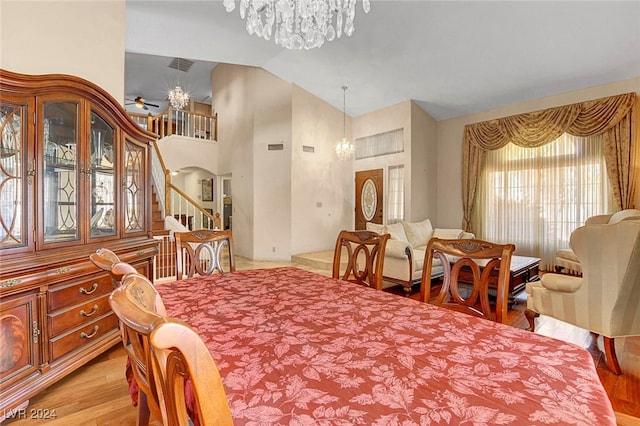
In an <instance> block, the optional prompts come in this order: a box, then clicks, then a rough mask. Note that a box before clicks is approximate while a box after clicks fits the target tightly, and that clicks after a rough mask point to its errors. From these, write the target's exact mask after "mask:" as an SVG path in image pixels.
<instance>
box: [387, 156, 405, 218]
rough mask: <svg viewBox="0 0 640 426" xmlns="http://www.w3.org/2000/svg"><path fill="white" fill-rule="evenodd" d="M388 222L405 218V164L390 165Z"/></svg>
mask: <svg viewBox="0 0 640 426" xmlns="http://www.w3.org/2000/svg"><path fill="white" fill-rule="evenodd" d="M388 170H389V172H388V173H389V179H388V181H389V182H388V186H387V187H388V190H387V194H388V196H387V198H388V200H387V223H396V222H400V221H402V220H404V165H401V166H389V169H388Z"/></svg>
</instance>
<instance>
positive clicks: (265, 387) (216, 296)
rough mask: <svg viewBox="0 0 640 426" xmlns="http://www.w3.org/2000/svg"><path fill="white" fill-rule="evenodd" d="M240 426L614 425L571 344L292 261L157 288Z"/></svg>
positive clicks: (586, 360) (589, 368)
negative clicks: (191, 333) (213, 367)
mask: <svg viewBox="0 0 640 426" xmlns="http://www.w3.org/2000/svg"><path fill="white" fill-rule="evenodd" d="M157 290H158V292H159V293H160V296H161V297H162V300H163V302H164V305H165V307H166V310H167V313H168V315H170V316H173V317H177V318H179V319H181V320H183V321H185V322H187V323H188V324H189V325H190V326H191V327H192V328H193V329H194V330H196V331H197V333H198V334H199V335H200V337H201V338H202V340H203V341H204V343H205V344H206V346H207V348H208V349H209V351H210V353H211V355H212V357H213V359H214V361H215V362H216V364H217V367H218V369H219V371H220V374H221V376H222V380H223V385H224V389H225V392H226V397H227V400H228V402H229V407H230V409H231V414H232V417H233V420H234V424H235V425H436V424H438V425H440V424H442V425H550V424H555V425H594V426H595V425H597V426H603V425H615V424H616V418H615V415H614V411H613V409H612V406H611V403H610V401H609V398H608V397H607V394H606V392H605V390H604V388H603V386H602V384H601V382H600V380H599V378H598V374H597V372H596V368H595V365H594V361H593V357H592V355H591V354H590V353H589V352H588V351H587V350H585V349H584V348H581V347H579V346H577V345H574V344H571V343H566V342H563V341H560V340H556V339H553V338H550V337H546V336H542V335H538V334H535V333H532V332H529V331H526V330H521V329H518V328H514V327H511V326H508V325H504V324H498V323H495V322H492V321H488V320H485V319H481V318H476V317H473V316H470V315H466V314H463V313H459V312H455V311H452V310H447V309H445V308H442V307H439V306H434V305H431V304H428V303H422V302H420V301H417V300H414V299H411V298H407V297H403V296H399V295H396V294H392V293H387V292H384V291H377V290H374V289H371V288H368V287H364V286H360V285H357V284H354V283H350V282H346V281H340V280H337V279H333V278H331V277H327V276H324V275H320V274H317V273H314V272H310V271H306V270H303V269H299V268H296V267H276V268H262V269H252V270H242V271H236V272H232V273H225V274H213V275H210V276H201V277H194V278H189V279H184V280H180V281H174V282H169V283H164V284H160V285H158V286H157Z"/></svg>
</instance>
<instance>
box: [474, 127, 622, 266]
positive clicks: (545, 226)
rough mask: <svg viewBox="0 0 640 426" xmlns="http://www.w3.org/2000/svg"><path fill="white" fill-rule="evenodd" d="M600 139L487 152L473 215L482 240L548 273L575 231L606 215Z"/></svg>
mask: <svg viewBox="0 0 640 426" xmlns="http://www.w3.org/2000/svg"><path fill="white" fill-rule="evenodd" d="M600 138H601V136H590V137H586V138H581V137H576V136H571V135H569V134H566V133H565V134H564V135H562V136H561V137H560V138H558V139H557V140H555V141H554V142H552V143H549V144H546V145H543V146H541V147H538V148H522V147H519V146H516V145H513V144H508V145H507V146H505V147H504V148H502V149H499V150H494V151H487V160H486V167H485V171H484V173H483V176H482V181H481V184H480V188H481V192H480V197H479V205H478V207H479V208H478V209H476V212H477V213H478V214H479V217H478V221H477V222H476V223H481V226H482V229H481V233H482V235H483V238H484V239H486V240H490V241H499V242H510V243H514V244H515V245H516V250H517V251H518V254H521V255H529V256H535V257H540V258H541V259H542V262H541V263H542V265H541V266H542V267H543V268H545V269H549V268H550V267H551V265H553V258H554V253H555V251H556V249H558V248H565V247H568V246H569V236H570V235H571V232H572V231H573V230H574V229H576V228H577V227H579V226H581V225H583V224H584V221H585V220H586V219H587V218H588V217H590V216H593V215H596V214H604V213H607V212H609V209H610V203H611V195H610V189H609V183H608V180H607V176H606V170H605V163H604V158H603V156H602V152H601V146H602V143H601V141H600Z"/></svg>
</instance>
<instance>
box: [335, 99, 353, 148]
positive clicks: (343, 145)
mask: <svg viewBox="0 0 640 426" xmlns="http://www.w3.org/2000/svg"><path fill="white" fill-rule="evenodd" d="M346 106H347V86H342V134H343V138H342V140H341V141H340V142H338V144H337V145H336V155H337V156H338V158H339V159H341V160H348V159H349V158H351V156H352V155H353V151H354V147H353V144H352V143H351V142H349V139H347V112H346Z"/></svg>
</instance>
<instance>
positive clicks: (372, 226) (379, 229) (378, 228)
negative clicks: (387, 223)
mask: <svg viewBox="0 0 640 426" xmlns="http://www.w3.org/2000/svg"><path fill="white" fill-rule="evenodd" d="M366 227H367V231H372V232H375V233H376V234H380V235H382V234H386V231H385V227H384V225H381V224H379V223H373V222H367V225H366Z"/></svg>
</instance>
